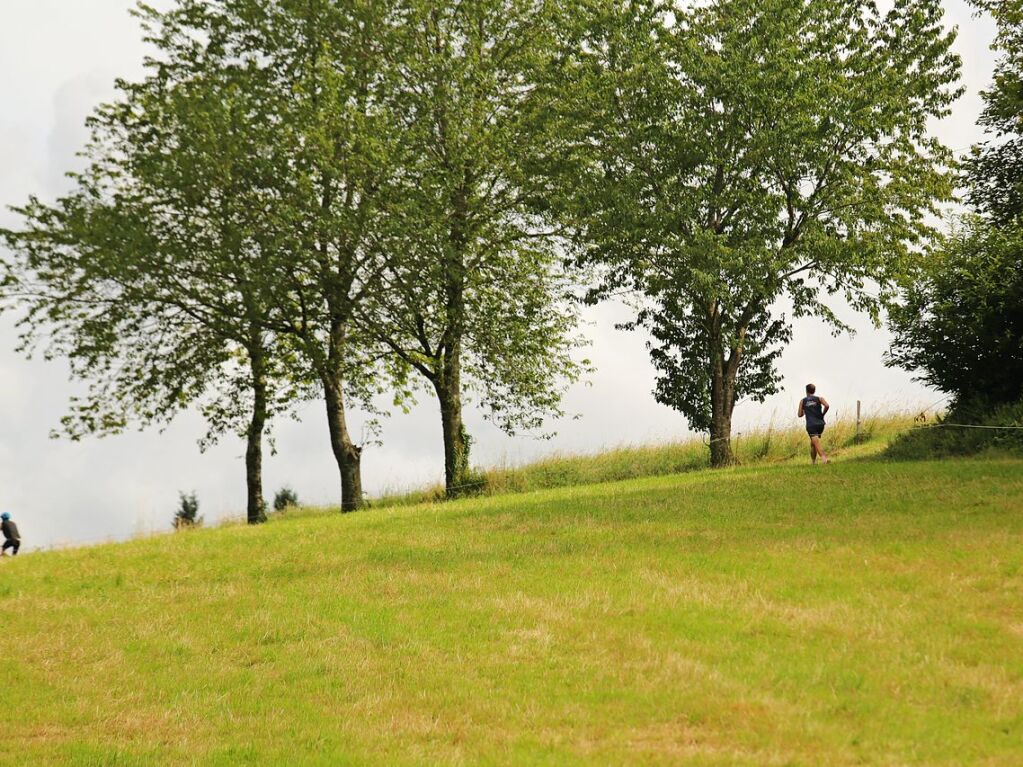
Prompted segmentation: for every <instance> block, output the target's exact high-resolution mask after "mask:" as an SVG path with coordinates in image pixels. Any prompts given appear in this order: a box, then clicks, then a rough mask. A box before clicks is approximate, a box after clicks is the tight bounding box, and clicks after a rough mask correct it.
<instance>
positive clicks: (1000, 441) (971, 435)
mask: <svg viewBox="0 0 1023 767" xmlns="http://www.w3.org/2000/svg"><path fill="white" fill-rule="evenodd" d="M957 424H963V425H966V426H1002V427H1013V426H1015V427H1023V400H1021V401H1019V402H1016V403H1014V404H1010V405H997V406H991V405H989V404H987V403H986V402H984V401H983V400H980V399H976V398H975V399H972V400H970V401H968V402H964V403H962V404H959V405H957V406H956V407H954V408H953V409H952V411H951V412H949V413H948V415H947V416H945V417H944V418H942V419H939V420H938V423H936V424H932V425H930V426H921V427H918V428H916V429H913V430H912V431H910V432H907V433H906V434H903V435H901V436H900V437H898V438H897V439H896V440H895V441H893V442H892V444H891V445H890V446H889V448H888V450H887V453H886V455H887V456H888V457H890V458H895V459H900V460H921V459H926V458H946V457H952V456H964V455H976V454H977V453H982V452H986V451H1003V452H1009V453H1023V428H1016V429H1013V428H1009V429H1004V430H1000V429H977V428H964V426H961V425H957Z"/></svg>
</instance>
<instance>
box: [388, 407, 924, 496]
mask: <svg viewBox="0 0 1023 767" xmlns="http://www.w3.org/2000/svg"><path fill="white" fill-rule="evenodd" d="M914 423H915V419H914V417H913V415H911V414H883V415H881V416H878V417H873V418H869V419H864V421H863V422H862V423H861V424H860V431H859V435H858V436H857V433H856V422H855V421H848V420H836V421H834V422H832V423H830V424H829V425H828V428H827V432H826V436H825V449H826V450H827V451H829V452H834V453H835V454H838V455H843V454H845V455H850V454H851V455H857V454H863V453H876V452H878V451H879V450H880V449H881V448H883V447H885V446H887V444H888V442H889V441H890V440H891V438H892V437H894V436H896V435H898V434H902V433H904V432H906V431H908V430H909V429H911V427H912V426H913V425H914ZM807 448H808V444H807V439H806V430H805V429H803V428H801V427H797V428H787V429H776V428H774V427H773V426H772V427H768V428H766V429H755V430H750V431H748V432H745V433H743V432H739V433H737V434H736V435H735V436H734V437H733V439H732V449H733V450H734V452H735V456H736V459H737V460H738V462H739V463H740V464H741V465H746V466H750V465H760V464H773V463H782V462H791V461H793V460H799V461H802V460H803V459H804V458H806V456H807ZM709 459H710V454H709V451H708V449H707V445H706V444H705V443H704V442H703V440H702V439H700V438H695V439H688V440H685V441H680V442H668V443H665V444H660V445H642V446H624V447H617V448H611V449H604V450H601V451H600V452H599V453H596V454H592V455H554V456H551V457H549V458H545V459H543V460H540V461H534V462H531V463H529V464H526V465H524V466H496V467H491V468H487V469H482V470H479V474H480V476H481V477H482V480H483V487H482V493H481V494H482V495H505V494H507V493H525V492H531V491H534V490H549V489H553V488H557V487H575V486H578V485H590V484H595V483H598V482H619V481H621V480H623V479H638V478H640V477H663V476H666V475H669V474H680V473H682V472H690V471H699V470H700V469H706V468H708V466H709ZM443 499H444V486H443V485H435V486H432V487H427V488H424V489H421V490H413V491H411V492H392V493H388V494H385V495H384V496H383V497H381V498H377V499H374V500H373V502H372V503H373V505H374V506H375V507H378V508H379V507H390V506H401V505H409V504H413V505H414V504H420V503H429V502H434V501H441V500H443Z"/></svg>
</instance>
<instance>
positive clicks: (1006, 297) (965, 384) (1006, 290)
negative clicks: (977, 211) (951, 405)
mask: <svg viewBox="0 0 1023 767" xmlns="http://www.w3.org/2000/svg"><path fill="white" fill-rule="evenodd" d="M890 325H891V329H892V332H893V334H894V339H893V341H892V346H891V349H890V351H889V352H888V354H887V364H888V365H891V366H899V367H902V368H905V369H907V370H914V371H918V372H919V380H921V381H923V382H925V383H927V384H929V385H930V386H933V387H934V388H936V389H938V390H940V391H943V392H947V393H949V394H952V395H953V396H954V398H955V400H956V402H967V401H969V400H970V399H972V398H982V399H984V400H986V401H988V402H990V403H992V404H1001V403H1006V402H1015V401H1017V400H1019V399H1020V398H1021V397H1023V229H1020V228H1019V227H1016V226H1008V227H1003V228H995V227H993V226H991V225H990V224H989V223H987V222H985V221H983V220H980V219H976V218H971V219H967V220H966V222H965V226H964V227H963V228H962V229H961V230H960V231H959V232H957V233H955V234H953V235H952V236H951V237H949V238H948V240H947V241H946V242H945V243H944V244H943V246H942V247H941V248H939V249H937V250H936V251H935V252H934V253H932V254H930V255H929V256H928V258H927V260H926V268H925V270H924V272H923V273H922V274H921V275H920V276H919V278H918V279H917V281H916V282H915V283H914V284H912V285H910V286H909V287H907V289H906V291H905V296H904V300H903V302H902V303H901V304H900V305H898V306H894V307H892V309H891V312H890Z"/></svg>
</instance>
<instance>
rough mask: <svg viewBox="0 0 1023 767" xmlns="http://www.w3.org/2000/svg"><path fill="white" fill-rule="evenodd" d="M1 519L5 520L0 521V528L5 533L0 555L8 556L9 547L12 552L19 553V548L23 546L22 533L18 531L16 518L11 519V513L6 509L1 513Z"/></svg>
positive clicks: (13, 553)
mask: <svg viewBox="0 0 1023 767" xmlns="http://www.w3.org/2000/svg"><path fill="white" fill-rule="evenodd" d="M0 519H2V520H3V522H0V530H2V531H3V534H4V546H3V549H2V550H0V555H2V556H5V557H6V556H7V549H12V551H11V554H12V555H16V554H17V553H18V549H20V548H21V535H20V534H19V533H18V526H17V525H16V524H14V520H13V519H11V515H10V514H8V513H7V512H6V511H5V512H4V513H3V514H0Z"/></svg>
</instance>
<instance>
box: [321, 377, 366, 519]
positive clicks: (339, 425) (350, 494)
mask: <svg viewBox="0 0 1023 767" xmlns="http://www.w3.org/2000/svg"><path fill="white" fill-rule="evenodd" d="M323 393H324V401H325V402H326V404H327V428H328V430H329V432H330V449H331V451H332V452H333V453H334V460H335V461H337V468H338V473H339V474H340V475H341V510H342V511H355V510H356V509H358V508H360V507H361V506H362V503H363V499H362V448H361V447H359V446H358V445H356V444H355V443H354V442H352V438H351V435H350V434H349V432H348V423H347V420H346V418H345V402H344V390H343V382H342V381H341V379H340V376H338V375H337V374H336V373H331V372H328V373H327V374H325V375H324V376H323Z"/></svg>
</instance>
